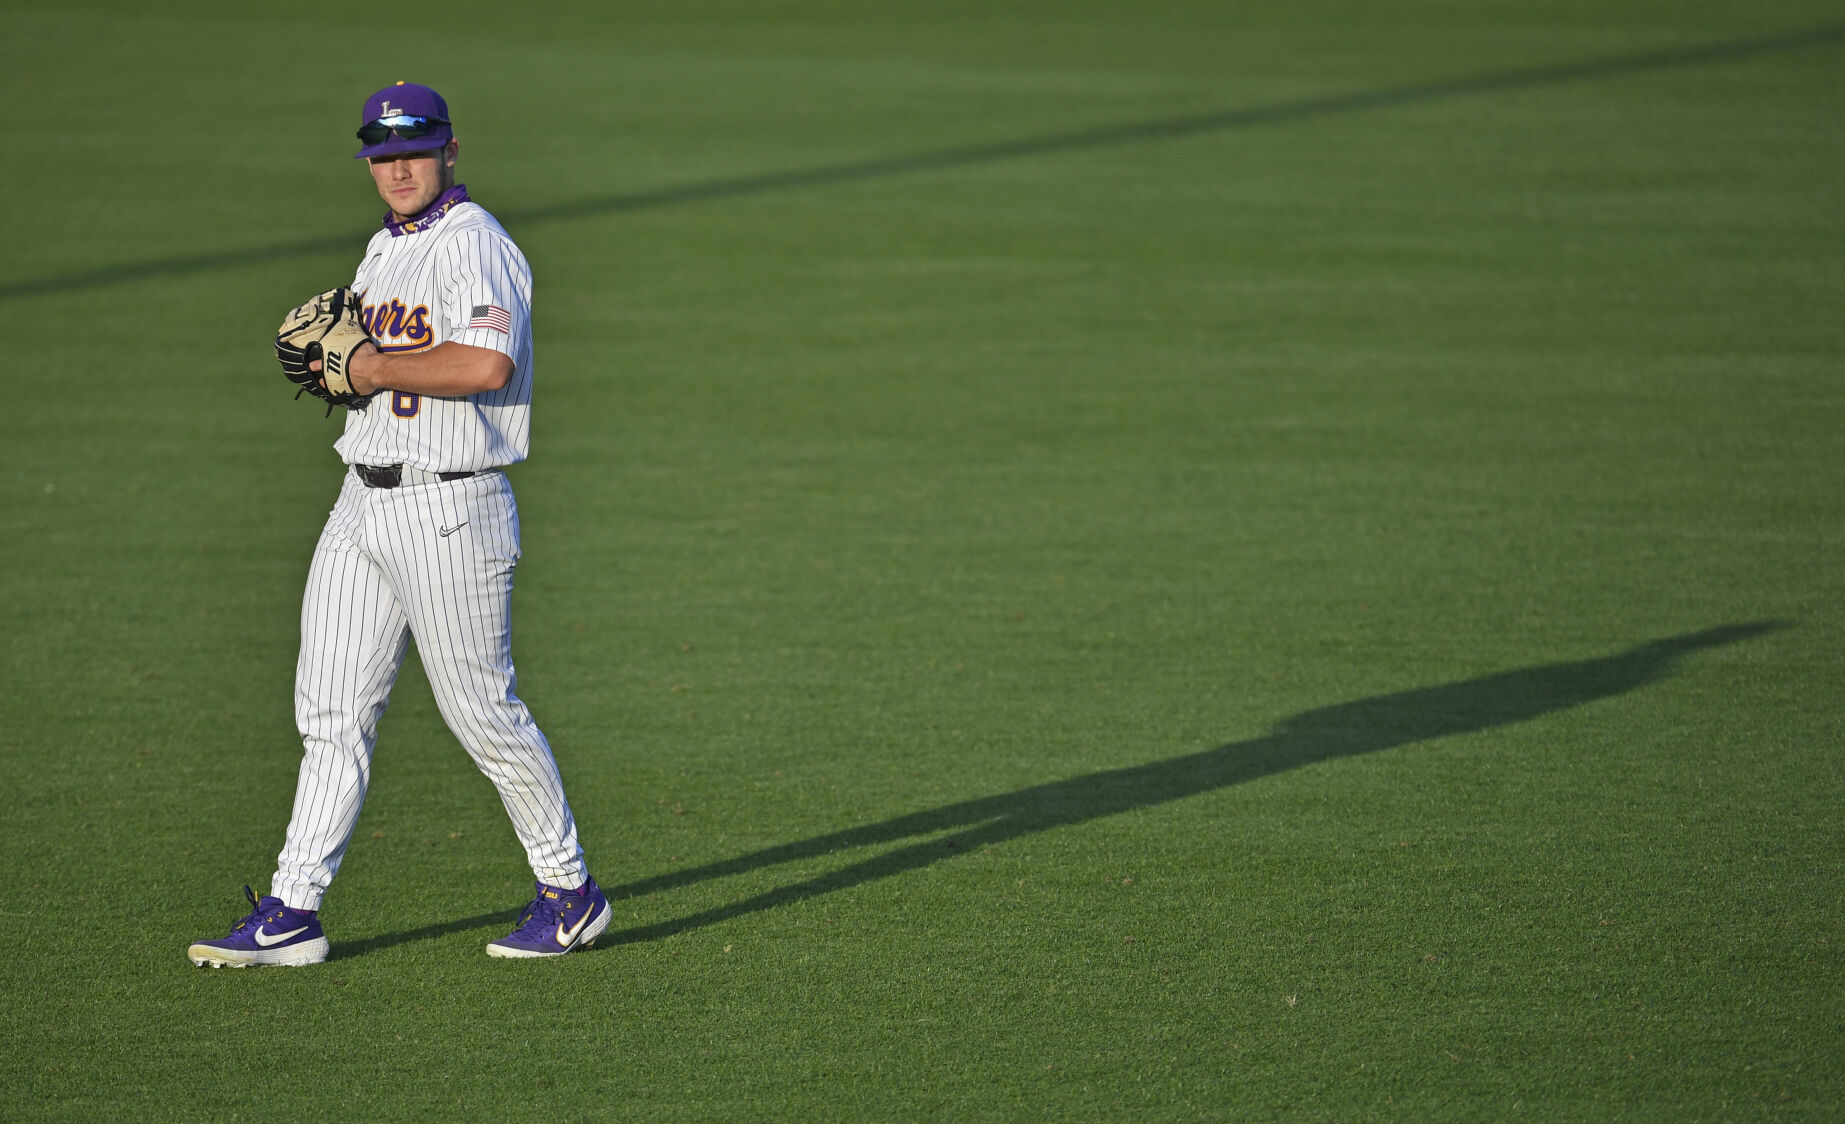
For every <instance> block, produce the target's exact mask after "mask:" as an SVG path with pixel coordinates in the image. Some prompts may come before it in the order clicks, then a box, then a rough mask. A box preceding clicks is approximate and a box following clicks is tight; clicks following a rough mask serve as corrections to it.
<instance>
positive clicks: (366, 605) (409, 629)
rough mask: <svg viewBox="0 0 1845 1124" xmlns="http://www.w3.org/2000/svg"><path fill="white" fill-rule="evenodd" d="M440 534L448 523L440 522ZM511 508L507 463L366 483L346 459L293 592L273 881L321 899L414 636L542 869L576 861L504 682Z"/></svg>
mask: <svg viewBox="0 0 1845 1124" xmlns="http://www.w3.org/2000/svg"><path fill="white" fill-rule="evenodd" d="M444 532H446V533H444ZM518 560H519V511H518V507H517V505H516V504H515V503H514V502H513V494H512V486H511V484H509V483H508V482H507V479H506V477H505V475H504V474H502V473H499V472H488V473H483V474H481V475H479V476H471V477H469V478H467V479H465V480H450V481H444V482H441V483H433V484H423V485H416V486H406V487H400V488H368V487H366V486H365V485H364V483H363V482H361V481H360V480H359V478H358V477H357V476H356V475H354V474H353V473H351V472H348V473H347V474H346V483H345V485H344V486H343V487H342V488H341V489H340V498H339V502H338V503H336V504H335V505H334V507H333V512H332V514H331V515H329V516H328V517H327V526H326V529H325V530H323V531H322V532H321V535H320V543H319V545H317V546H316V547H315V548H314V562H313V565H312V567H311V568H310V569H309V571H308V580H307V594H306V596H305V597H304V598H303V600H302V606H301V657H300V661H299V663H298V664H297V665H296V668H295V722H296V725H297V726H299V727H300V730H301V745H302V751H303V752H302V759H301V774H300V777H299V779H298V781H297V782H296V786H295V810H294V815H293V816H292V817H291V818H290V819H289V822H288V837H287V840H286V841H285V842H284V843H283V845H282V853H281V854H280V855H279V856H278V857H277V860H276V872H275V878H274V880H273V882H272V883H271V886H270V893H272V894H274V895H275V896H276V897H278V898H281V899H282V901H283V902H284V903H285V904H287V905H289V906H291V907H293V908H295V909H319V908H320V900H321V896H322V895H323V894H325V893H326V890H327V886H328V884H329V883H331V882H332V881H333V876H334V874H335V873H337V872H338V870H339V866H340V860H341V858H342V857H343V856H344V855H345V853H346V845H347V843H348V842H349V841H350V840H351V839H352V832H353V828H354V827H355V826H357V824H358V821H359V806H360V805H361V804H362V803H364V800H365V790H366V786H367V784H368V783H369V782H370V780H371V765H372V748H373V746H374V745H375V744H376V742H377V739H378V720H379V718H380V717H382V716H383V714H384V708H385V705H386V703H387V702H388V701H389V699H390V694H391V686H392V684H394V683H395V682H396V681H397V672H398V669H399V668H400V667H401V666H402V665H403V660H404V655H405V653H406V652H407V651H408V650H409V644H410V639H411V637H412V636H414V637H415V638H416V649H417V655H418V657H419V658H421V660H422V663H423V668H424V670H425V671H426V672H427V673H428V676H429V685H430V687H431V689H432V690H433V691H434V693H435V697H436V703H437V705H438V706H439V707H440V708H441V711H442V717H443V719H444V720H445V721H446V722H447V723H448V727H449V729H450V730H452V731H454V734H455V736H456V737H457V738H459V739H460V740H461V744H462V745H463V746H464V747H466V749H467V751H468V753H469V755H471V756H472V757H473V758H474V763H475V764H476V765H477V766H479V767H480V771H481V772H482V773H484V774H486V776H487V779H489V780H491V781H492V782H493V784H494V787H495V788H497V789H499V792H500V800H501V801H502V802H503V803H504V804H505V805H506V812H507V814H508V815H509V816H511V817H512V823H513V829H514V831H516V832H517V833H518V836H519V841H520V843H522V844H523V845H524V846H525V853H526V858H527V860H528V861H529V862H530V863H531V866H532V873H533V874H534V875H535V876H536V877H537V878H538V880H539V881H541V882H548V883H550V884H551V885H554V886H564V887H570V888H575V887H577V886H580V885H582V884H583V882H584V880H585V878H586V874H585V872H584V866H583V851H582V848H581V847H579V846H578V844H577V829H576V822H575V820H574V819H573V818H572V816H571V814H570V804H569V802H568V801H566V800H565V799H564V785H563V780H562V778H561V777H560V776H559V775H558V771H557V761H556V759H555V758H553V757H552V756H551V747H550V745H549V743H547V742H546V741H545V736H544V734H542V733H540V732H539V729H538V725H537V723H536V722H534V721H533V720H532V714H531V711H529V710H527V709H526V706H525V704H524V703H523V702H520V701H519V697H518V696H517V695H516V694H514V693H513V692H514V678H513V665H512V614H511V610H512V586H513V566H514V564H515V563H517V562H518Z"/></svg>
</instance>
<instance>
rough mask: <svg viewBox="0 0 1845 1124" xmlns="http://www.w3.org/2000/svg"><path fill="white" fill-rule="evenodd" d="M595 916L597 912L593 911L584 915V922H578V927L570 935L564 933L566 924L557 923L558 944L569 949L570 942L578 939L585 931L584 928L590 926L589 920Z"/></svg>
mask: <svg viewBox="0 0 1845 1124" xmlns="http://www.w3.org/2000/svg"><path fill="white" fill-rule="evenodd" d="M593 916H595V910H591V911H590V912H588V913H586V914H584V915H583V920H581V921H579V922H577V927H576V928H574V929H572V930H570V931H569V932H568V933H566V932H565V931H564V923H563V922H562V921H559V922H558V923H557V943H558V944H560V945H563V946H564V947H565V948H569V947H570V942H572V941H574V940H576V939H577V934H578V933H581V932H582V931H583V926H585V925H587V924H589V919H590V918H591V917H593Z"/></svg>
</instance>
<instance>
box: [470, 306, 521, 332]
mask: <svg viewBox="0 0 1845 1124" xmlns="http://www.w3.org/2000/svg"><path fill="white" fill-rule="evenodd" d="M468 315H469V316H470V317H472V319H470V320H469V321H468V327H470V328H491V329H493V330H494V331H496V332H505V333H506V334H507V335H509V336H510V335H512V313H510V312H508V311H506V310H505V309H503V308H501V307H500V306H499V305H497V304H477V305H475V306H474V311H473V312H470V313H468Z"/></svg>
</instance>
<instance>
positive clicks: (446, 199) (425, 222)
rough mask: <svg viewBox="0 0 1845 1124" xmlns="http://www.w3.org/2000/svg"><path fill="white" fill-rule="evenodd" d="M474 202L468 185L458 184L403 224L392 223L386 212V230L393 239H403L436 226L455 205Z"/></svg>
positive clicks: (388, 213)
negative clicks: (405, 236)
mask: <svg viewBox="0 0 1845 1124" xmlns="http://www.w3.org/2000/svg"><path fill="white" fill-rule="evenodd" d="M472 202H473V200H472V199H469V198H468V185H467V184H465V183H458V184H456V185H455V186H454V187H451V188H449V189H448V190H447V191H444V192H443V193H442V194H440V195H438V196H436V199H435V202H433V203H431V204H430V205H429V206H427V207H424V208H423V209H422V210H421V211H419V212H418V213H416V214H414V215H411V216H410V217H409V218H407V219H405V220H404V221H403V222H392V221H391V213H390V212H389V211H386V212H385V213H384V228H385V229H386V230H388V231H390V232H391V237H393V238H402V237H403V236H404V235H406V234H415V233H416V232H417V231H419V230H427V229H429V228H430V227H432V226H434V225H435V224H436V222H437V220H439V219H441V217H442V216H443V215H446V214H448V213H449V211H450V210H451V209H452V208H453V207H454V206H455V204H457V203H472Z"/></svg>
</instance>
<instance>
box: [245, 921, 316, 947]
mask: <svg viewBox="0 0 1845 1124" xmlns="http://www.w3.org/2000/svg"><path fill="white" fill-rule="evenodd" d="M307 931H308V927H307V926H306V925H303V926H301V928H299V929H296V930H295V931H294V932H292V933H274V934H271V933H265V932H263V931H262V930H261V929H258V930H256V943H257V944H258V945H260V946H262V947H263V948H268V947H269V946H270V945H277V944H281V943H282V942H283V941H285V940H287V939H288V938H290V937H298V936H300V935H301V934H303V933H305V932H307Z"/></svg>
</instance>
